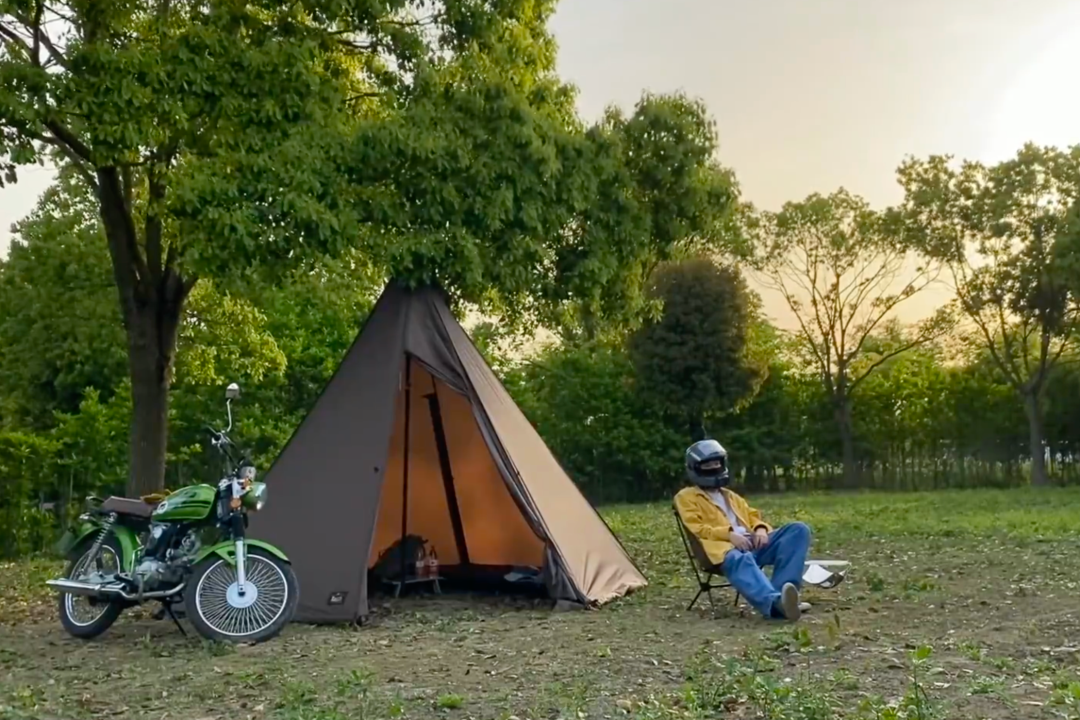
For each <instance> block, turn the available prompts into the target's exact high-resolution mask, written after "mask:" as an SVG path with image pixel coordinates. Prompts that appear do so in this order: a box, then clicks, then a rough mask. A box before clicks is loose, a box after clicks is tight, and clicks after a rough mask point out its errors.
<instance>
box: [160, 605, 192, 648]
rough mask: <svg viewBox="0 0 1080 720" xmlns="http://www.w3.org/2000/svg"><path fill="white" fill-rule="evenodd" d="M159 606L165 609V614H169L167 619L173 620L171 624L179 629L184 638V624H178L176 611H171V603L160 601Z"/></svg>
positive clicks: (185, 634) (185, 635)
mask: <svg viewBox="0 0 1080 720" xmlns="http://www.w3.org/2000/svg"><path fill="white" fill-rule="evenodd" d="M161 607H163V608H164V609H165V614H166V615H168V616H169V619H170V620H172V621H173V625H175V626H176V629H177V630H179V631H180V634H181V635H183V636H184V638H185V639H186V638H187V636H188V634H187V630H185V629H184V626H183V625H181V624H180V621H179V620H178V619H177V618H176V613H174V612H173V609H172V603H161Z"/></svg>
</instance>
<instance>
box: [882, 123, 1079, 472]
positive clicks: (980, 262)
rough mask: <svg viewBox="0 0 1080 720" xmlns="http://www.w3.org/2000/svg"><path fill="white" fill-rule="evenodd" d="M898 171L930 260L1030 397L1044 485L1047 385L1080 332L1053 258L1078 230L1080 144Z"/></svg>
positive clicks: (917, 164) (1034, 457)
mask: <svg viewBox="0 0 1080 720" xmlns="http://www.w3.org/2000/svg"><path fill="white" fill-rule="evenodd" d="M898 176H899V180H900V184H901V185H902V186H903V188H904V193H905V200H904V212H905V219H906V221H907V223H908V227H909V231H910V236H911V237H912V238H913V239H915V240H917V242H918V244H919V247H920V248H921V251H922V253H923V254H924V256H925V257H927V258H930V259H933V260H937V261H942V262H944V263H945V264H946V265H947V267H948V268H949V275H950V276H951V280H952V287H953V289H954V291H955V293H956V306H957V307H958V308H959V309H960V310H961V311H962V312H963V315H964V317H965V318H966V319H967V321H969V322H970V323H971V325H972V326H973V327H974V328H975V331H976V332H977V334H978V337H979V340H980V342H981V344H982V345H983V347H984V348H985V349H986V351H987V352H989V353H990V356H991V357H992V358H993V361H994V364H995V365H996V366H997V368H998V370H999V371H1000V372H1001V373H1002V375H1003V376H1004V377H1005V378H1006V379H1007V380H1008V382H1009V384H1010V385H1011V386H1012V388H1013V389H1014V390H1015V391H1016V392H1017V393H1018V394H1019V396H1020V398H1021V400H1022V401H1023V403H1024V412H1025V414H1026V415H1027V421H1028V443H1029V452H1030V455H1031V481H1032V483H1034V484H1036V485H1042V484H1045V483H1046V482H1047V481H1048V478H1047V473H1046V448H1045V445H1044V428H1043V420H1044V417H1043V416H1044V412H1045V408H1044V401H1045V392H1046V385H1047V381H1048V379H1049V377H1050V373H1051V371H1052V370H1053V368H1054V367H1055V366H1056V365H1057V364H1058V363H1059V361H1060V360H1061V359H1062V357H1063V356H1065V354H1066V353H1067V351H1068V350H1069V349H1070V348H1072V347H1075V342H1076V338H1077V330H1078V329H1080V326H1078V323H1080V306H1078V304H1077V302H1076V297H1075V295H1074V294H1073V293H1072V292H1071V291H1070V278H1069V276H1068V274H1067V272H1066V270H1065V267H1066V266H1065V264H1063V263H1062V262H1060V261H1059V258H1058V257H1057V256H1056V255H1055V245H1057V244H1058V243H1059V242H1063V241H1065V240H1067V239H1068V237H1069V236H1070V235H1071V234H1072V233H1074V232H1075V231H1076V225H1075V218H1074V216H1073V212H1074V209H1075V207H1076V204H1077V202H1078V199H1080V145H1078V146H1074V147H1073V148H1071V149H1068V150H1060V149H1057V148H1052V147H1038V146H1036V145H1033V144H1028V145H1025V146H1024V147H1023V148H1022V149H1021V150H1020V151H1019V152H1018V153H1017V154H1016V157H1014V158H1012V159H1010V160H1006V161H1004V162H1001V163H998V164H997V165H991V166H987V165H984V164H982V163H978V162H970V161H967V162H962V163H959V164H957V163H954V162H953V161H952V158H950V157H948V156H932V157H930V158H927V159H925V160H918V159H914V158H912V159H909V160H907V161H905V162H904V164H903V165H901V166H900V168H899V170H898Z"/></svg>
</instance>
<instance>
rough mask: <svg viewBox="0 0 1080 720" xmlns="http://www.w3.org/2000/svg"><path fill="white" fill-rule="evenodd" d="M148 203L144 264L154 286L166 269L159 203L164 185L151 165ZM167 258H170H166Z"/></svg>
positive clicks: (163, 195) (163, 194) (163, 196)
mask: <svg viewBox="0 0 1080 720" xmlns="http://www.w3.org/2000/svg"><path fill="white" fill-rule="evenodd" d="M147 179H148V182H147V185H148V195H149V198H148V202H147V204H146V221H145V225H146V227H145V234H146V264H147V265H148V266H149V269H150V278H151V280H152V282H153V283H154V285H158V284H159V283H160V282H161V278H162V277H163V273H164V272H166V270H167V269H169V268H167V267H165V266H163V265H162V263H161V243H162V237H161V235H162V221H161V202H162V200H164V199H165V185H164V183H162V182H161V178H160V176H159V175H158V172H157V169H156V168H155V167H154V165H153V164H151V165H150V167H149V169H148V170H147ZM166 257H167V258H169V257H171V256H166Z"/></svg>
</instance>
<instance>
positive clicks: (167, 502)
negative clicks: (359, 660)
mask: <svg viewBox="0 0 1080 720" xmlns="http://www.w3.org/2000/svg"><path fill="white" fill-rule="evenodd" d="M239 396H240V388H239V386H238V385H236V384H235V383H234V384H232V385H230V386H229V387H228V389H227V390H226V408H227V411H228V416H229V426H228V427H227V428H226V429H225V430H214V429H213V428H208V430H209V431H210V436H211V443H212V444H213V446H214V447H215V448H216V449H217V450H219V451H220V452H221V453H222V454H223V455H224V457H225V458H226V460H227V463H228V468H229V470H228V472H227V474H226V477H225V478H223V479H222V480H221V481H220V482H219V483H218V484H217V485H216V486H215V485H193V486H190V487H185V488H183V489H181V490H178V491H176V492H174V493H172V494H168V495H156V496H144V497H143V498H140V499H128V498H118V497H110V498H108V499H107V500H105V501H101V500H99V499H97V498H87V509H86V512H85V513H83V514H82V515H80V516H79V518H78V521H77V522H76V523H75V524H74V525H73V526H72V527H71V528H70V529H68V531H67V532H66V533H65V535H64V537H63V539H62V540H61V541H60V549H61V550H62V551H63V552H64V554H65V555H66V556H67V557H68V558H69V560H70V564H69V565H68V570H67V573H66V574H65V576H64V577H63V578H60V579H57V580H49V581H47V584H48V585H50V586H52V587H53V588H55V589H57V590H59V591H60V596H59V605H60V623H61V624H62V625H63V626H64V629H65V630H66V631H67V632H68V633H69V634H71V635H73V636H75V637H77V638H83V639H89V638H93V637H97V636H98V635H100V634H101V633H103V632H105V631H106V630H108V629H109V627H110V626H111V625H112V624H113V623H114V622H116V619H117V618H118V617H119V616H120V613H122V612H123V611H124V610H125V609H126V608H129V607H133V606H135V605H141V604H143V603H147V602H160V603H161V604H162V610H163V612H164V614H168V615H169V617H171V618H172V619H173V621H174V622H176V614H175V612H174V611H173V606H174V605H180V604H182V605H183V610H184V614H185V615H186V616H187V618H188V620H189V621H190V622H191V623H192V625H194V627H195V629H196V630H197V631H198V632H199V634H200V635H202V636H203V637H205V638H208V639H210V640H216V641H223V642H252V643H255V642H262V641H264V640H269V639H270V638H273V637H275V636H276V635H278V634H279V633H280V632H281V630H282V628H284V627H285V625H286V624H287V623H288V622H289V621H290V620H292V618H293V615H294V613H295V612H296V605H297V601H298V600H299V587H298V585H297V582H296V574H295V573H294V572H293V569H292V565H291V564H290V563H289V559H288V558H287V557H286V556H285V554H284V553H283V552H281V551H280V550H278V549H277V548H276V547H274V546H273V545H270V544H269V543H265V542H261V541H259V540H253V539H250V538H247V537H246V536H245V531H246V529H247V525H248V513H251V512H257V511H259V510H260V509H262V507H263V505H264V504H265V503H266V484H265V483H263V482H259V481H256V480H255V468H254V467H253V466H252V465H251V464H250V463H248V462H247V460H246V459H244V458H243V457H241V458H240V459H239V460H236V459H234V446H233V443H232V441H231V440H230V439H229V436H228V435H227V433H228V432H229V431H231V430H232V425H233V421H232V402H233V400H235V399H237V398H238V397H239ZM176 624H177V627H180V630H181V632H183V627H182V626H180V624H179V622H176Z"/></svg>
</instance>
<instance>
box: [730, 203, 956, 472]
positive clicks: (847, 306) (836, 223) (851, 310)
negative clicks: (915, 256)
mask: <svg viewBox="0 0 1080 720" xmlns="http://www.w3.org/2000/svg"><path fill="white" fill-rule="evenodd" d="M750 231H751V234H752V236H753V237H754V240H755V248H754V252H755V265H756V267H757V269H758V270H759V275H760V277H761V280H762V282H763V283H764V285H765V286H766V287H768V288H770V289H771V290H774V291H776V292H778V293H779V294H780V295H781V297H782V298H783V299H784V301H785V303H786V304H787V306H788V308H789V309H790V310H791V312H792V314H793V315H794V317H795V319H796V321H797V323H798V331H797V333H798V336H799V338H800V340H801V345H802V347H803V349H804V350H805V353H806V359H807V361H808V362H809V364H810V365H811V367H813V369H814V372H815V374H816V375H817V376H818V378H819V379H820V381H821V384H822V387H823V388H824V390H825V393H826V396H827V397H828V398H829V401H830V403H831V405H832V412H833V417H834V418H835V421H836V428H837V432H838V435H839V438H840V444H841V452H842V458H843V472H844V484H845V485H846V486H848V487H854V486H856V485H857V484H858V481H859V467H858V462H857V457H856V446H855V430H854V424H853V420H852V394H853V393H854V392H855V391H856V390H858V388H859V386H860V385H861V384H862V383H863V382H864V381H865V379H866V378H867V377H868V376H869V375H870V374H871V373H872V372H874V371H875V370H876V369H877V368H878V367H880V366H881V365H882V364H883V363H885V362H886V361H888V360H889V358H891V357H894V356H896V355H898V354H900V353H903V352H905V351H907V350H909V349H911V348H914V347H917V346H918V345H920V344H922V343H925V342H927V341H928V340H930V339H932V338H934V337H936V336H937V335H939V334H940V333H941V332H943V330H944V329H945V328H946V327H947V322H946V317H945V315H944V314H938V315H935V316H933V317H932V318H930V319H929V320H928V321H926V322H923V323H922V324H920V326H919V327H918V328H917V330H916V331H915V332H914V333H913V334H912V335H911V336H910V337H909V338H908V340H907V341H906V342H904V343H902V344H899V345H897V346H895V347H892V348H891V349H889V350H888V351H886V352H881V353H877V352H871V351H870V347H869V346H868V344H867V341H868V340H869V339H870V338H871V336H872V335H873V333H874V332H875V330H876V329H878V328H879V327H880V326H881V324H882V323H883V322H885V321H886V320H887V319H888V318H889V317H890V316H891V315H892V314H893V313H894V312H895V311H896V310H897V309H898V308H899V307H900V306H901V304H902V303H904V302H906V301H908V300H910V299H911V298H913V297H915V296H916V295H917V294H918V293H919V292H920V291H922V290H924V289H926V288H927V287H929V286H930V285H931V283H933V282H934V281H935V280H936V278H937V274H938V273H937V271H936V270H935V269H933V267H932V266H930V265H928V264H925V265H915V264H913V263H910V262H909V258H910V252H909V251H908V250H907V249H905V245H904V244H903V242H901V240H902V237H901V234H900V228H899V224H898V223H897V222H896V221H895V216H894V214H893V213H891V212H888V211H885V212H879V211H875V210H873V209H872V208H871V207H870V206H869V204H868V203H867V202H866V201H865V200H863V199H862V198H860V197H858V196H855V195H852V194H851V193H849V192H847V191H846V190H843V189H840V190H838V191H836V192H834V193H833V194H831V195H827V196H825V195H819V194H816V193H815V194H813V195H810V196H809V197H808V198H806V199H805V200H803V201H801V202H791V203H787V204H785V205H784V207H783V209H781V210H780V212H778V213H769V212H765V213H761V214H760V215H758V216H756V217H751V223H750Z"/></svg>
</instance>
